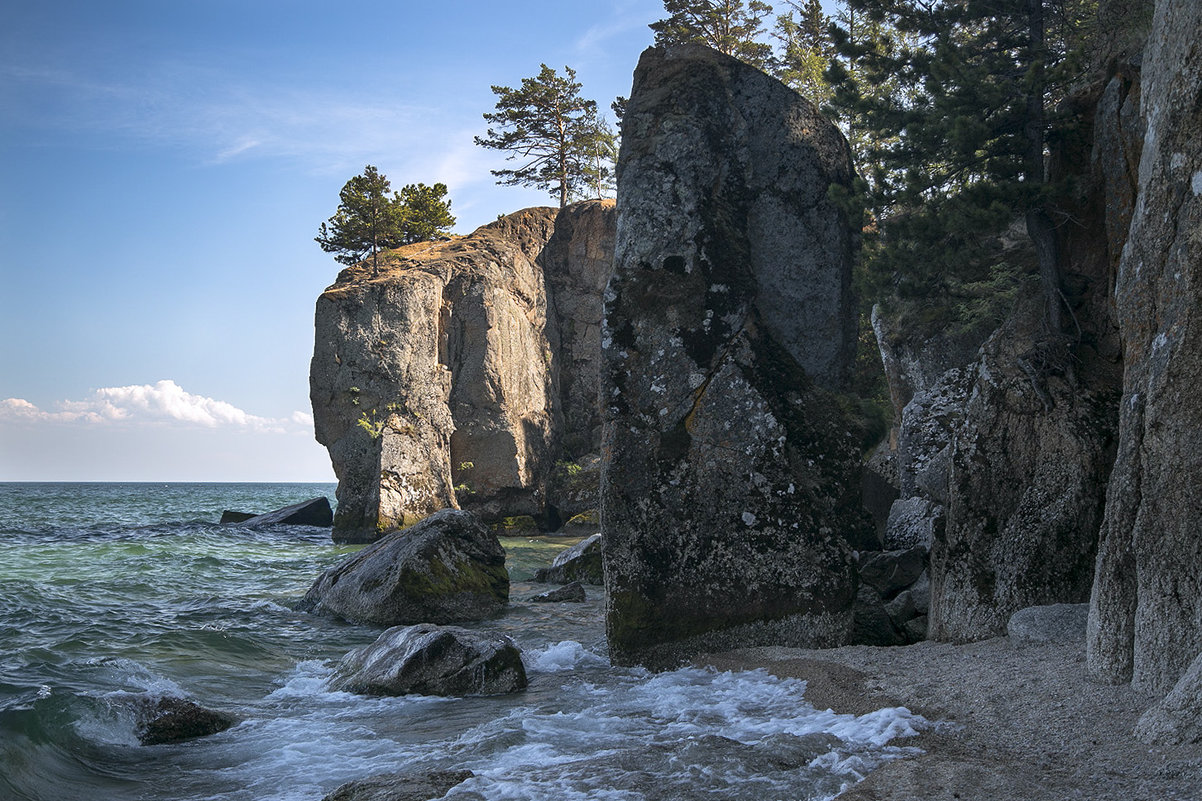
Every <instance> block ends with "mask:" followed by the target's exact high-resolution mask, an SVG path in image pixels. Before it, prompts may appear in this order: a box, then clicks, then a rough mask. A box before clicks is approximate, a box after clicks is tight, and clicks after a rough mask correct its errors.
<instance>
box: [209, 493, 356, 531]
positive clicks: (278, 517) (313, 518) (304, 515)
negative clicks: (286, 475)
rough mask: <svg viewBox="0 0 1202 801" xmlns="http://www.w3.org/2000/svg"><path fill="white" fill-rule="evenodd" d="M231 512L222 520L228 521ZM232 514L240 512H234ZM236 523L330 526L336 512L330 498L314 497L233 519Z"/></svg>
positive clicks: (246, 525)
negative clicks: (263, 512)
mask: <svg viewBox="0 0 1202 801" xmlns="http://www.w3.org/2000/svg"><path fill="white" fill-rule="evenodd" d="M228 514H231V513H230V512H225V513H223V514H222V515H221V522H222V523H225V522H226V519H225V518H226V515H228ZM232 514H235V515H236V514H238V513H237V512H233V513H232ZM232 522H234V524H235V525H239V526H244V527H246V528H255V527H256V526H282V525H289V526H318V527H319V528H329V527H330V526H332V525H333V524H334V512H333V511H332V510H331V509H330V501H329V499H328V498H325V497H321V498H312V499H310V500H307V501H301V502H300V503H294V504H292V505H291V506H285V507H284V508H282V509H276V510H275V511H274V512H267V513H265V514H261V515H251V516H250V517H247V518H244V519H243V520H236V521H232Z"/></svg>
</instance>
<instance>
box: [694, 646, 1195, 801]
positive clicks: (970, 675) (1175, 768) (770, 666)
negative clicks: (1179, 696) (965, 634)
mask: <svg viewBox="0 0 1202 801" xmlns="http://www.w3.org/2000/svg"><path fill="white" fill-rule="evenodd" d="M694 664H696V665H698V666H708V667H713V668H716V669H718V670H752V669H756V668H762V669H765V670H767V671H768V672H769V673H771V674H773V675H776V676H780V677H788V678H800V679H805V680H806V682H807V685H806V693H805V696H806V699H807V700H808V701H810V703H812V704H813V705H814V706H815V707H817V708H819V709H822V708H824V707H829V708H831V709H833V710H834V711H835V712H840V713H850V714H856V715H860V714H864V713H866V712H870V711H872V710H874V709H879V708H881V707H883V706H905V707H908V708H909V709H910V710H911V711H912V712H915V713H917V714H921V715H923V716H924V717H926V718H927V719H928V720H930V721H932V722H950V723H954V724H958V726H939V727H938V728H937V729H935V730H931V731H926V732H923V733H922V734H921V735H920V736H919V737H917V738H913V739H909V740H907V741H905V744H906V745H914V746H917V747H919V748H921V749H922V750H923V753H922V754H921V755H918V756H915V757H907V758H903V759H899V760H897V761H894V762H890V763H888V764H885V765H882V766H881V767H879V768H877V769H876V770H874V771H873V772H871V773H870V774H868V776H867V778H866V779H865V780H864V781H863V782H861V783H859V784H857V785H856V786H854V787H852V788H849V789H848V790H847V792H845V793H843V794H842V795H840V796H839V798H840V799H847V800H848V801H903V799H904V801H912V800H913V799H923V801H944V800H945V799H946V801H996V800H997V799H1007V801H1062V799H1078V798H1079V799H1089V801H1144V800H1146V801H1170V799H1174V800H1175V799H1180V801H1191V800H1192V801H1196V799H1198V797H1199V796H1198V793H1199V792H1202V744H1198V745H1191V746H1178V747H1172V748H1163V747H1154V746H1149V745H1147V744H1145V743H1142V742H1140V741H1139V740H1136V739H1135V737H1134V736H1133V735H1132V731H1133V729H1134V727H1135V723H1136V721H1137V720H1138V719H1139V716H1140V715H1141V714H1143V711H1144V710H1145V709H1147V708H1148V707H1149V706H1151V705H1152V704H1153V703H1155V702H1156V701H1157V700H1159V699H1158V698H1157V697H1155V696H1154V695H1151V694H1147V693H1142V692H1139V691H1137V690H1134V689H1133V688H1132V687H1131V686H1130V685H1129V684H1123V685H1104V684H1096V683H1094V682H1091V681H1089V680H1088V679H1087V678H1086V674H1085V646H1084V643H1072V644H1064V643H1050V644H1029V643H1013V642H1011V641H1010V639H1009V638H1007V637H998V638H994V639H990V640H983V641H980V642H975V643H968V644H964V645H954V644H951V643H939V642H931V641H925V642H920V643H917V644H914V645H907V646H897V647H875V646H864V645H852V646H844V647H842V648H833V649H828V650H814V649H798V648H783V647H776V646H769V647H760V648H744V649H738V650H734V651H727V652H723V653H715V654H706V655H704V656H701V657H698V658H697V659H696V660H695V661H694ZM898 744H902V742H901V741H899V742H898Z"/></svg>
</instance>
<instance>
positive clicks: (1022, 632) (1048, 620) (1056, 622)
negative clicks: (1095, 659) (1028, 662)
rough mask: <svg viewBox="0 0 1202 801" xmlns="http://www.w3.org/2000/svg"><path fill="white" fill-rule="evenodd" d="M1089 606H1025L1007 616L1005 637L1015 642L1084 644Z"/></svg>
mask: <svg viewBox="0 0 1202 801" xmlns="http://www.w3.org/2000/svg"><path fill="white" fill-rule="evenodd" d="M1087 617H1089V604H1048V605H1046V606H1028V607H1027V608H1026V609H1020V610H1018V611H1017V612H1015V613H1014V614H1013V615H1011V616H1010V622H1009V623H1007V624H1006V635H1007V636H1008V637H1010V639H1011V640H1013V641H1015V642H1078V643H1079V642H1084V641H1085V620H1086V618H1087Z"/></svg>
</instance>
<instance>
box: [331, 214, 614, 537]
mask: <svg viewBox="0 0 1202 801" xmlns="http://www.w3.org/2000/svg"><path fill="white" fill-rule="evenodd" d="M560 216H563V217H564V218H565V219H566V221H567V224H566V225H565V227H564V229H562V230H559V229H557V226H556V220H557V218H559V217H560ZM612 230H613V204H612V203H601V202H592V203H587V204H580V205H579V206H577V207H572V208H570V209H568V210H565V211H562V212H560V211H558V210H555V209H527V210H526V211H521V212H518V213H516V214H511V215H509V216H508V217H504V218H502V219H500V220H498V221H497V222H495V223H492V224H490V225H486V226H483V227H482V228H480V229H478V230H477V231H475V232H474V233H473V234H471V235H469V236H467V237H462V238H459V239H455V240H452V241H449V242H438V243H421V244H417V245H410V246H407V247H405V248H401V249H399V250H397V251H395V252H392V253H390V254H388V255H387V257H386V266H385V268H384V269H382V271H381V274H380V275H379V277H374V278H373V277H371V275H370V274H369V272H368V271H367V270H365V269H362V268H351V269H348V270H344V271H343V272H342V273H341V274H340V275H339V277H338V281H337V282H336V283H335V284H334V285H333V286H331V287H330V288H329V289H327V290H326V291H325V292H324V293H323V294H322V296H321V297H320V298H319V299H318V301H317V311H316V339H315V346H314V352H313V361H312V365H311V368H310V397H311V400H312V403H313V413H314V421H315V424H316V431H317V439H318V441H319V442H321V443H322V444H323V445H325V446H326V447H327V448H328V449H329V452H330V458H331V461H332V462H333V465H334V471H335V474H336V475H337V476H338V501H339V503H338V512H337V515H336V517H335V520H334V536H335V538H336V539H339V540H346V541H371V540H374V539H377V538H378V537H379V536H380V535H381V534H383V533H385V532H387V531H390V530H393V529H395V528H399V527H401V526H404V525H408V524H411V523H413V522H415V521H416V520H419V519H421V518H423V517H425V516H427V515H429V514H431V513H433V512H435V511H438V510H439V509H443V508H456V507H460V506H462V507H465V508H470V509H473V510H476V511H478V512H481V513H482V514H483V515H485V516H486V517H490V516H491V517H497V516H499V515H502V514H505V515H518V514H531V515H538V514H541V513H542V512H543V510H544V503H545V498H544V484H545V481H546V475H547V472H548V470H549V468H550V466H551V464H552V463H553V462H554V460H555V459H556V458H558V457H559V455H560V454H561V452H562V449H561V443H560V434H561V429H562V428H563V421H564V420H565V419H570V420H572V421H573V422H574V423H575V421H578V420H580V419H584V420H586V421H587V420H595V419H596V414H597V412H596V386H597V383H596V382H597V370H598V367H597V365H598V362H599V357H596V356H594V357H592V358H591V359H590V358H588V357H587V356H585V355H583V354H582V353H579V352H578V351H580V347H579V346H578V345H577V339H578V338H579V337H582V336H587V327H588V324H589V322H590V320H591V325H592V326H593V332H594V333H593V336H596V333H595V332H596V330H597V328H598V327H599V325H600V317H601V300H600V290H599V289H597V288H596V287H597V285H598V284H601V283H603V282H604V281H605V280H606V278H607V277H608V273H609V259H608V258H607V248H612V244H611V243H612ZM551 242H554V243H556V244H555V246H554V247H553V248H551V249H550V251H548V244H549V243H551ZM552 252H553V253H554V254H555V255H554V256H552V255H551V253H552ZM552 276H554V277H552ZM556 284H558V286H557V287H556V286H555V285H556ZM590 298H591V300H590ZM557 304H558V306H557ZM560 307H562V308H564V309H567V310H569V311H568V312H566V313H565V315H561V314H560V312H559V311H557V309H558V308H560ZM590 314H591V315H592V316H591V318H590V317H589V315H590ZM561 318H562V319H561ZM578 331H579V333H577V332H578ZM565 332H566V333H565ZM565 339H566V341H567V342H568V345H567V357H568V359H569V360H570V365H569V366H566V367H565V366H564V362H563V360H564V353H565V351H564V347H565V346H564V344H563V342H564V341H565ZM590 385H591V387H592V395H591V396H590V393H589V389H588V387H589V386H590ZM562 386H567V387H569V388H571V389H570V391H569V392H568V394H567V397H566V401H567V402H566V403H565V397H564V396H562V395H561V387H562ZM590 398H591V402H590ZM577 406H583V407H585V408H577ZM577 425H583V426H585V427H586V429H587V425H588V423H587V422H586V423H584V424H578V423H577ZM584 436H585V439H586V440H587V438H588V433H586V434H585V435H584ZM588 444H590V443H588V442H587V441H586V442H584V443H582V445H581V447H584V448H586V449H587V445H588ZM591 445H592V446H593V447H594V448H595V447H596V437H595V436H594V437H593V439H592V441H591Z"/></svg>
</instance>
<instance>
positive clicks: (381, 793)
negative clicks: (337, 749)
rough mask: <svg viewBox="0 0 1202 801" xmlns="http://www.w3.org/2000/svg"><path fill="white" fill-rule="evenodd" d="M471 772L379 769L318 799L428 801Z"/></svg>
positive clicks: (468, 775)
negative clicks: (375, 772) (393, 771)
mask: <svg viewBox="0 0 1202 801" xmlns="http://www.w3.org/2000/svg"><path fill="white" fill-rule="evenodd" d="M473 776H475V774H474V773H472V772H471V771H470V770H432V771H429V772H427V773H405V772H400V773H380V774H377V775H375V776H369V777H367V778H366V779H356V780H355V781H352V782H347V783H346V784H343V785H341V786H339V787H338V789H337V790H335V791H334V792H332V793H329V794H328V795H326V796H325V797H324V798H323V799H322V801H431V799H434V798H442V797H443V796H444V795H446V794H447V791H449V790H450V789H451V788H452V787H455V786H456V785H459V784H462V783H463V782H465V781H467V780H468V779H470V778H472V777H473Z"/></svg>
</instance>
